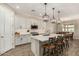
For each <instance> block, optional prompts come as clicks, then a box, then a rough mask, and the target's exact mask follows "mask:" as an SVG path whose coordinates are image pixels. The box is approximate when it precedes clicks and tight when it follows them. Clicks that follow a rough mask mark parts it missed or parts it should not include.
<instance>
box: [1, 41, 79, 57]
mask: <svg viewBox="0 0 79 59" xmlns="http://www.w3.org/2000/svg"><path fill="white" fill-rule="evenodd" d="M1 56H34V55H33V53H32V51H31V46H30V44H27V45H21V46H17V47H16V48H15V49H12V50H10V51H8V52H6V53H4V54H3V55H1ZM63 56H79V40H74V41H71V42H70V47H69V48H68V49H66V50H64V53H63Z"/></svg>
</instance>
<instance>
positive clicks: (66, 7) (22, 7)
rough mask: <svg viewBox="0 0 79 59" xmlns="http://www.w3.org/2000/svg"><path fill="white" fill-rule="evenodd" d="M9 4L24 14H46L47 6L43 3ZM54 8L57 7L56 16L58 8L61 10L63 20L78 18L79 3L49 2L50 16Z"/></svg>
mask: <svg viewBox="0 0 79 59" xmlns="http://www.w3.org/2000/svg"><path fill="white" fill-rule="evenodd" d="M8 5H9V6H10V7H11V8H13V9H14V10H15V11H16V13H20V14H23V15H31V16H35V17H41V16H42V15H44V9H45V8H44V4H43V3H8ZM18 6H19V7H18ZM52 8H55V17H56V18H57V11H58V10H60V11H61V14H60V17H61V18H62V20H70V19H78V17H79V3H48V4H47V14H48V15H49V16H50V18H52ZM32 10H33V11H32Z"/></svg>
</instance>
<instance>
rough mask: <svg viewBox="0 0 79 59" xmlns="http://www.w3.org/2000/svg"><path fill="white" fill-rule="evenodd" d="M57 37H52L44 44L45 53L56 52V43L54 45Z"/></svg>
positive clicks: (52, 53)
mask: <svg viewBox="0 0 79 59" xmlns="http://www.w3.org/2000/svg"><path fill="white" fill-rule="evenodd" d="M54 41H55V38H53V37H50V38H49V41H48V43H46V44H43V45H42V47H43V55H49V56H50V55H54V53H55V45H54Z"/></svg>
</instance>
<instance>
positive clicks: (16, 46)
mask: <svg viewBox="0 0 79 59" xmlns="http://www.w3.org/2000/svg"><path fill="white" fill-rule="evenodd" d="M26 44H31V43H30V42H29V43H24V44H19V45H15V47H17V46H21V45H26Z"/></svg>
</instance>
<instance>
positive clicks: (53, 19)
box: [51, 8, 56, 23]
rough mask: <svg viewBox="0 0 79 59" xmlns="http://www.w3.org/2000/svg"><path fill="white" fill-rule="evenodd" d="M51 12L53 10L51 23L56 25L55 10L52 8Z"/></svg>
mask: <svg viewBox="0 0 79 59" xmlns="http://www.w3.org/2000/svg"><path fill="white" fill-rule="evenodd" d="M52 10H53V18H52V19H51V23H56V18H55V14H54V10H55V8H52Z"/></svg>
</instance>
